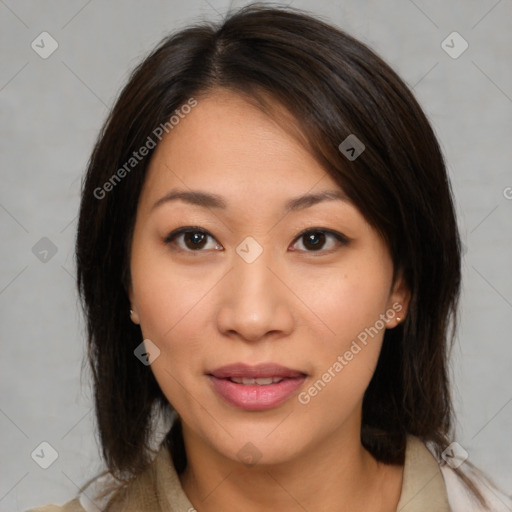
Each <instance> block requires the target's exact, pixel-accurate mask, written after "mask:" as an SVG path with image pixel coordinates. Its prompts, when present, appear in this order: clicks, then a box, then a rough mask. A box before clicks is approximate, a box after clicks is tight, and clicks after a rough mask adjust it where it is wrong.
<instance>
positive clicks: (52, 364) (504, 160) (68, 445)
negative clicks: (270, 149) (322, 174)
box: [0, 0, 512, 511]
mask: <svg viewBox="0 0 512 512" xmlns="http://www.w3.org/2000/svg"><path fill="white" fill-rule="evenodd" d="M242 3H243V2H233V6H238V5H242ZM293 5H294V6H296V7H299V8H303V9H307V10H310V11H311V12H314V13H316V14H319V15H322V16H324V17H325V18H326V19H330V20H331V21H332V22H334V23H336V24H338V25H339V26H340V27H341V28H343V29H345V30H347V31H348V32H350V33H352V34H353V35H355V36H356V37H359V38H360V39H361V40H363V41H365V42H366V43H368V44H370V46H372V47H373V48H374V49H375V50H377V52H378V53H380V54H381V55H382V56H383V57H384V58H385V59H386V60H387V61H388V62H389V63H390V64H391V65H392V66H393V67H394V68H395V69H396V70H397V71H398V72H399V74H400V75H401V76H402V77H403V78H404V79H405V81H406V82H407V83H408V84H409V85H410V86H411V87H412V88H413V89H414V92H415V94H416V96H417V98H418V99H419V101H420V103H421V104H422V106H423V107H424V109H425V111H426V112H427V115H428V116H429V118H430V120H431V122H432V124H433V126H434V129H435V130H436V133H437V134H438V137H439V139H440V141H441V144H442V147H443V150H444V152H445V156H446V159H447V163H448V168H449V172H450V175H451V178H452V181H453V187H454V193H455V197H456V201H457V209H458V214H459V221H460V227H461V233H462V237H463V240H464V244H465V248H466V250H465V255H464V291H463V296H462V304H461V325H460V330H459V334H458V342H457V346H456V349H455V352H454V359H453V377H454V381H455V384H454V394H455V399H456V408H457V413H458V432H457V437H456V440H457V441H458V442H459V443H460V444H461V445H462V446H463V447H464V448H465V449H466V450H467V451H468V452H469V455H470V460H472V461H473V462H474V463H476V464H477V465H479V466H480V467H481V468H483V469H484V470H485V471H487V472H488V473H489V474H490V475H491V476H493V477H494V478H495V480H496V481H497V483H498V484H500V485H502V486H503V487H505V489H506V490H507V492H509V493H512V452H511V448H510V444H511V443H510V441H511V432H512V403H511V402H512V385H511V380H512V378H511V372H510V369H511V362H512V361H511V360H512V340H511V336H510V332H511V329H512V321H511V319H512V272H511V271H510V265H511V261H512V258H511V256H512V250H511V247H512V229H511V227H512V226H511V225H512V222H511V221H512V188H510V187H512V173H511V162H512V143H511V141H512V69H511V64H510V63H511V62H512V59H511V57H512V30H511V23H510V20H512V1H511V0H500V1H496V0H472V1H468V0H464V1H452V2H445V1H441V0H436V1H429V2H427V1H426V0H414V2H413V1H411V0H391V1H381V2H377V1H370V0H365V1H361V0H347V1H329V0H319V1H315V2H308V1H300V0H295V1H294V2H293ZM228 7H229V2H228V1H222V0H210V1H207V0H194V1H190V2H186V3H185V2H178V1H176V0H170V1H156V0H153V1H147V2H136V1H134V0H132V1H125V2H120V1H103V2H101V1H100V0H92V1H75V0H73V1H70V0H66V1H64V0H60V1H59V0H53V1H50V0H48V1H45V2H36V1H28V0H20V1H14V0H0V45H1V66H0V105H1V106H0V108H1V114H0V130H1V136H0V147H1V155H2V161H1V162H2V163H1V167H0V173H1V189H0V225H1V229H2V232H1V233H2V234H1V245H0V252H1V261H2V265H1V270H0V311H1V318H0V329H1V334H2V342H1V351H2V353H1V356H0V375H1V382H2V386H1V391H0V429H1V430H0V431H1V437H0V452H1V457H2V459H1V460H2V462H1V464H0V510H1V511H13V510H23V509H25V508H28V507H30V506H34V505H42V504H45V503H50V502H53V503H62V502H64V501H66V500H68V499H70V498H71V497H72V496H73V495H74V494H75V493H76V491H77V487H78V486H79V485H81V484H83V483H84V482H85V480H86V479H87V478H89V477H91V476H93V475H94V474H95V473H97V472H98V470H99V469H100V468H101V462H100V458H99V454H98V445H97V441H96V436H95V433H94V422H93V413H92V409H91V407H92V402H91V391H90V387H89V380H88V373H87V372H84V373H83V374H82V378H81V361H82V358H83V355H84V341H83V325H82V321H81V319H80V314H79V308H78V304H77V298H76V293H75V290H74V280H73V279H74V265H73V243H74V234H75V233H74V232H75V228H76V215H77V210H78V203H79V191H80V177H81V174H82V173H83V170H84V168H85V165H86V162H87V159H88V156H89V153H90V151H91V148H92V144H93V142H94V140H95V137H96V135H97V133H98V130H99V128H100V125H101V123H102V122H103V120H104V118H105V117H106V115H107V113H108V109H109V107H110V106H111V105H112V102H113V101H114V99H115V97H116V95H117V93H118V91H119V89H120V87H121V86H122V85H123V84H124V82H125V80H126V78H127V76H128V73H129V71H130V70H131V69H132V68H133V66H134V65H135V64H136V63H137V62H138V61H139V59H140V58H141V57H142V56H143V55H145V54H146V53H147V52H148V51H149V50H150V49H151V48H152V47H153V45H154V44H156V43H157V42H158V41H159V40H160V39H161V38H162V37H163V36H164V35H166V34H167V33H168V32H169V31H172V30H174V29H176V28H179V27H183V26H184V25H185V24H188V23H190V22H195V21H200V20H203V19H205V18H207V19H219V18H220V14H223V13H224V12H225V11H226V10H227V8H228ZM43 31H47V32H49V33H50V34H51V36H52V37H53V38H54V39H55V40H56V41H57V42H58V45H59V46H58V49H57V50H56V51H55V52H54V53H53V54H52V55H51V56H50V57H48V58H47V59H43V58H41V57H40V56H39V55H38V54H37V53H36V52H35V51H34V50H33V49H32V48H31V43H32V41H34V40H36V42H37V41H40V38H38V39H36V38H37V37H38V36H39V34H40V33H41V32H43ZM453 31H457V32H459V33H460V34H461V35H462V37H463V38H464V39H465V40H466V41H467V42H468V43H469V48H468V49H467V50H466V51H465V52H464V53H462V55H460V56H459V57H458V58H456V59H454V58H452V57H451V56H449V55H448V54H447V53H446V52H445V51H444V50H443V48H442V47H441V43H442V41H443V40H444V39H445V38H446V37H447V36H448V35H449V34H450V33H452V32H453ZM448 41H450V40H448ZM39 44H41V43H39ZM448 44H450V45H451V46H454V49H452V51H453V50H458V49H460V48H461V46H460V44H459V42H457V41H455V40H454V43H453V44H452V43H451V42H449V43H448ZM45 48H46V49H48V48H49V45H48V42H47V43H46V44H45ZM43 237H47V238H48V239H50V240H51V242H52V243H53V244H54V245H55V247H56V248H57V252H56V254H54V255H53V256H52V252H51V250H50V252H48V253H47V254H46V253H44V252H41V251H42V250H44V249H45V247H46V246H45V244H48V242H47V241H43V242H39V243H40V244H42V245H38V246H36V249H33V247H34V245H35V244H36V243H38V241H39V240H40V239H41V238H43ZM46 249H48V247H46ZM41 258H42V259H43V261H41ZM45 258H46V261H44V260H45ZM42 441H46V442H48V443H50V444H51V445H52V446H53V447H54V449H55V450H56V451H57V453H58V458H57V460H56V461H55V462H54V463H53V464H52V465H51V466H50V467H49V468H48V469H42V468H41V467H39V465H37V464H36V462H34V460H32V458H31V453H32V452H33V450H34V449H35V448H36V447H38V445H39V444H40V443H41V442H42ZM46 453H48V451H46ZM45 456H46V455H45Z"/></svg>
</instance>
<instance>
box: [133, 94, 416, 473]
mask: <svg viewBox="0 0 512 512" xmlns="http://www.w3.org/2000/svg"><path fill="white" fill-rule="evenodd" d="M175 193H182V194H184V195H183V196H182V199H177V198H174V199H172V197H171V194H175ZM193 193H197V194H196V195H193ZM199 194H204V195H205V196H202V195H201V196H200V195H199ZM206 195H208V197H206ZM210 195H211V196H215V198H210V197H209V196H210ZM318 195H323V196H324V198H323V199H322V200H319V199H321V197H319V196H318ZM310 196H311V197H310ZM187 198H188V199H187ZM182 228H186V229H183V232H176V230H178V229H182ZM172 233H175V234H174V235H172ZM392 274H393V266H392V262H391V259H390V256H389V253H388V251H387V248H386V246H385V244H384V242H383V241H382V239H381V238H380V237H379V236H378V235H377V233H376V232H375V231H374V229H372V228H371V227H370V225H369V224H368V223H367V222H366V220H365V219H364V218H363V216H362V215H361V214H360V213H359V211H358V210H357V209H356V208H355V207H354V206H353V205H352V204H351V203H350V201H349V200H348V199H346V198H345V197H344V195H343V192H342V190H341V189H340V188H339V186H338V185H337V184H336V182H335V181H334V180H333V179H332V178H331V177H330V176H329V175H328V174H327V173H326V172H325V171H324V170H323V169H322V168H321V167H320V165H319V164H318V163H317V162H316V161H315V160H314V159H313V157H312V156H311V155H310V154H309V153H308V152H307V151H306V150H305V149H304V148H303V147H302V146H300V145H299V143H298V142H296V140H295V139H294V138H292V137H291V136H290V135H289V134H288V133H287V132H286V131H284V130H283V128H280V127H279V126H278V125H277V124H276V123H275V122H274V121H273V120H272V119H270V118H269V117H267V116H266V115H265V114H263V113H262V112H261V111H260V110H258V109H257V108H255V107H254V106H252V105H250V104H248V103H247V102H245V101H244V100H243V99H242V98H241V97H239V96H237V95H236V94H234V93H232V92H226V91H217V92H215V93H214V94H212V95H210V96H209V97H207V98H203V99H200V100H198V104H197V106H195V107H194V108H193V109H192V110H191V112H190V113H189V114H188V115H187V116H185V117H184V118H183V119H182V120H181V121H180V122H179V124H178V125H177V126H175V127H174V128H173V129H172V130H171V131H170V132H169V134H168V135H167V136H166V137H164V138H163V140H162V142H161V143H160V144H159V146H158V147H157V148H156V151H155V153H154V156H153V158H152V161H151V163H150V167H149V170H148V174H147V178H146V181H145V184H144V188H143V190H142V192H141V196H140V202H139V205H138V211H137V219H136V224H135V231H134V236H133V245H132V249H131V277H132V288H131V291H130V299H131V303H132V309H133V310H134V313H133V315H132V319H133V320H134V321H135V322H137V323H140V326H141V329H142V333H143V336H144V339H146V340H151V344H150V343H149V342H148V344H147V348H148V349H149V352H150V354H151V353H152V351H153V349H152V348H151V347H153V346H154V345H156V346H157V347H158V349H159V351H160V353H159V355H158V357H156V359H155V360H154V361H153V362H152V364H151V369H152V371H153V373H154V375H155V377H156V379H157V381H158V383H159V385H160V387H161V389H162V390H163V392H164V394H165V395H166V397H167V398H168V400H169V402H170V403H171V404H172V405H173V407H174V408H175V409H176V410H177V412H178V414H179V415H180V417H181V419H182V422H183V429H184V436H185V440H186V442H188V443H189V444H190V443H192V442H195V445H201V446H202V447H203V449H206V450H210V451H211V452H212V453H213V452H215V453H216V454H217V455H221V456H223V457H227V458H228V459H231V460H233V461H242V462H245V463H252V462H260V463H269V464H274V463H279V462H285V461H291V460H293V459H294V458H295V457H297V456H299V455H301V454H306V453H307V452H308V450H313V449H318V448H319V447H320V446H322V443H327V440H329V444H330V445H331V446H332V442H333V441H334V442H336V440H337V441H339V442H343V440H348V441H350V442H354V441H355V440H357V441H359V429H360V421H361V404H362V398H363V394H364V391H365V389H366V388H367V386H368V384H369V382H370V379H371V377H372V374H373V372H374V370H375V366H376V363H377V359H378V356H379V351H380V348H381V343H382V338H383V335H384V331H385V329H386V328H393V327H394V326H395V325H396V323H397V320H396V318H397V316H401V317H403V316H404V314H405V306H406V304H405V300H406V294H405V291H404V290H403V287H402V286H401V285H400V282H397V283H396V284H395V286H392ZM398 311H400V312H399V313H398ZM156 354H157V352H155V353H153V354H152V355H153V357H154V355H156ZM141 364H142V363H141ZM232 379H234V380H232ZM254 379H258V380H254ZM192 440H194V441H192Z"/></svg>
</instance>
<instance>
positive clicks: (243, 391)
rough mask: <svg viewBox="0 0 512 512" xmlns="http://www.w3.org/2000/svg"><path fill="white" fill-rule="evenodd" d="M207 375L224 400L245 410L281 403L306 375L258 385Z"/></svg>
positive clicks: (261, 408)
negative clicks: (238, 382)
mask: <svg viewBox="0 0 512 512" xmlns="http://www.w3.org/2000/svg"><path fill="white" fill-rule="evenodd" d="M208 377H209V379H210V382H211V383H212V384H213V387H214V389H215V391H217V393H218V394H219V395H220V396H221V397H222V398H224V400H226V401H227V402H228V403H230V404H231V405H234V406H235V407H238V408H239V409H244V410H246V411H263V410H266V409H272V408H273V407H277V406H278V405H281V404H282V403H283V402H285V401H286V400H288V398H290V397H291V396H292V395H293V394H294V393H295V392H296V391H297V389H298V388H300V386H302V383H303V382H304V380H305V379H306V377H296V378H293V379H284V380H282V381H281V382H276V383H275V384H267V385H261V386H260V385H259V384H249V385H245V384H237V383H236V382H231V381H230V380H228V379H219V378H217V377H214V376H213V375H209V376H208Z"/></svg>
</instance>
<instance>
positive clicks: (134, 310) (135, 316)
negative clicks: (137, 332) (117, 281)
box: [127, 284, 140, 325]
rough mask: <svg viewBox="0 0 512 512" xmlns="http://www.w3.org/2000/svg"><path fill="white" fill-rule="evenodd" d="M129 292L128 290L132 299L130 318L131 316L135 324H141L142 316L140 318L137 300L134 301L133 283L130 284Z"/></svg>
mask: <svg viewBox="0 0 512 512" xmlns="http://www.w3.org/2000/svg"><path fill="white" fill-rule="evenodd" d="M127 292H128V298H129V299H130V318H131V321H132V322H133V323H134V324H137V325H139V324H140V318H139V313H138V312H137V307H136V305H135V302H134V298H133V288H132V285H131V284H130V285H129V286H128V290H127Z"/></svg>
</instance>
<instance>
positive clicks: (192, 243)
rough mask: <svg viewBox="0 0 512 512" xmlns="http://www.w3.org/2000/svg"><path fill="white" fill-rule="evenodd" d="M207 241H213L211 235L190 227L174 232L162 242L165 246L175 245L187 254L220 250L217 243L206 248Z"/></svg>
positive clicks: (220, 247)
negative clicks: (204, 250)
mask: <svg viewBox="0 0 512 512" xmlns="http://www.w3.org/2000/svg"><path fill="white" fill-rule="evenodd" d="M209 239H211V240H213V241H214V240H215V239H214V238H213V236H212V235H210V234H209V233H208V232H206V231H204V230H203V229H199V228H194V227H192V226H188V227H183V228H179V229H176V230H174V231H173V232H172V233H170V234H169V235H168V236H167V237H166V238H165V240H164V242H165V243H166V244H175V245H177V246H178V248H179V249H181V250H183V251H188V252H203V249H205V248H206V250H208V249H222V246H220V245H219V244H218V243H213V244H212V246H211V247H207V246H208V243H209V242H208V241H209Z"/></svg>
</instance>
